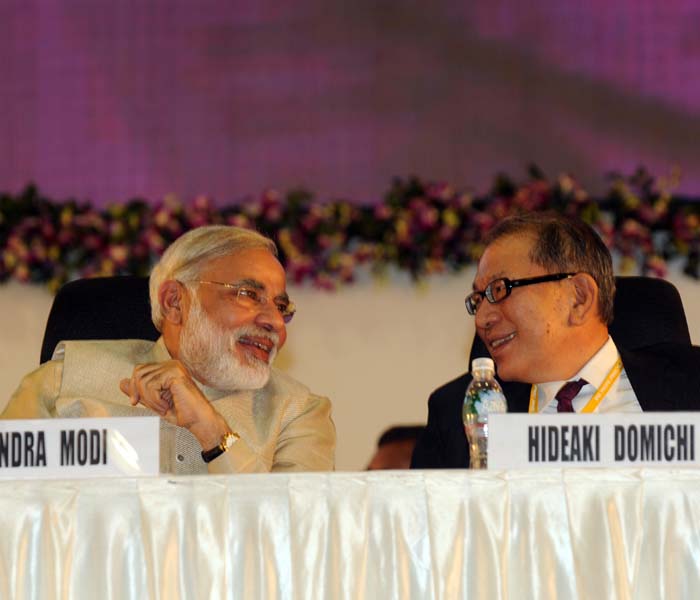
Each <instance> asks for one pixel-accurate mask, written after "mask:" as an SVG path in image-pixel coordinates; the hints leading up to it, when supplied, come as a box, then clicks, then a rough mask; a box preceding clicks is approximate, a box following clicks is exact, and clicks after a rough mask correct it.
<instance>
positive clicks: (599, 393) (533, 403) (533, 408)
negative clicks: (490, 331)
mask: <svg viewBox="0 0 700 600" xmlns="http://www.w3.org/2000/svg"><path fill="white" fill-rule="evenodd" d="M620 373H622V359H621V358H620V357H619V356H618V357H617V360H616V361H615V364H614V365H613V366H612V369H610V371H608V374H607V375H606V376H605V379H603V383H601V384H600V387H599V388H598V389H597V390H596V393H595V394H593V398H591V399H590V400H589V401H588V404H586V406H584V407H583V408H582V409H581V411H580V412H582V413H592V412H595V410H596V408H598V405H599V404H600V403H601V402H602V401H603V398H605V396H606V395H607V393H608V392H609V391H610V388H611V387H612V385H613V383H615V382H616V381H617V378H618V377H619V376H620ZM527 412H529V413H536V412H539V406H538V398H537V386H536V385H533V386H532V387H531V388H530V407H529V408H528V411H527Z"/></svg>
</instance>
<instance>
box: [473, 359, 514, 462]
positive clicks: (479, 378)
mask: <svg viewBox="0 0 700 600" xmlns="http://www.w3.org/2000/svg"><path fill="white" fill-rule="evenodd" d="M495 375H496V369H495V367H494V365H493V360H492V359H490V358H475V359H474V360H473V361H472V380H471V383H470V384H469V386H468V387H467V392H466V393H465V395H464V406H463V407H462V421H463V422H464V431H465V433H466V434H467V440H468V441H469V467H470V468H472V469H485V468H486V467H487V465H488V437H489V424H488V418H489V414H490V413H504V412H507V410H508V405H507V404H506V397H505V396H504V395H503V390H502V389H501V386H500V385H498V382H497V381H496V378H495Z"/></svg>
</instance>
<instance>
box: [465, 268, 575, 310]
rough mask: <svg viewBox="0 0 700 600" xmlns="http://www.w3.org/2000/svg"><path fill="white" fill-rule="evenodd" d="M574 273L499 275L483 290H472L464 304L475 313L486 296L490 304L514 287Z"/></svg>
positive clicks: (508, 293) (559, 278) (560, 278)
mask: <svg viewBox="0 0 700 600" xmlns="http://www.w3.org/2000/svg"><path fill="white" fill-rule="evenodd" d="M574 275H576V273H553V274H551V275H540V276H538V277H526V278H524V279H508V278H507V277H501V278H500V279H494V280H493V281H492V282H491V283H489V284H488V285H487V286H486V289H485V290H484V291H483V292H472V293H471V294H469V295H468V296H467V297H466V298H465V299H464V305H465V306H466V307H467V312H468V313H469V314H470V315H475V314H476V311H477V309H478V308H479V306H480V305H481V302H482V300H483V299H484V298H486V299H487V300H488V301H489V302H490V303H491V304H496V303H497V302H502V301H503V300H505V299H506V298H507V297H508V296H510V293H511V292H512V291H513V288H516V287H525V286H526V285H534V284H536V283H546V282H547V281H561V280H562V279H568V278H569V277H573V276H574Z"/></svg>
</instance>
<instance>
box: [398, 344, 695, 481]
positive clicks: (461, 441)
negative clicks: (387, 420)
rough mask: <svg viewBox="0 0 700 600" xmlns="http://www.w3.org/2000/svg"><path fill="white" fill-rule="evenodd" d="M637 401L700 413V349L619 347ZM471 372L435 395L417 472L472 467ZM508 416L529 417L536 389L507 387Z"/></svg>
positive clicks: (418, 450)
mask: <svg viewBox="0 0 700 600" xmlns="http://www.w3.org/2000/svg"><path fill="white" fill-rule="evenodd" d="M618 351H619V352H620V357H621V358H622V364H623V366H624V368H625V371H626V373H627V376H628V377H629V380H630V383H631V384H632V389H634V393H635V394H636V396H637V400H638V401H639V404H640V405H641V407H642V410H644V411H645V412H646V411H657V412H658V411H679V410H689V411H695V410H700V347H698V346H689V345H685V344H674V343H669V344H658V345H655V346H649V347H647V348H644V349H640V350H634V351H627V350H624V349H622V348H620V347H618ZM469 381H471V375H469V374H468V373H465V374H464V375H461V376H460V377H458V378H457V379H453V380H452V381H450V382H449V383H446V384H445V385H443V386H442V387H439V388H438V389H437V390H435V391H434V392H433V393H432V394H431V395H430V399H429V400H428V425H427V427H426V428H425V430H424V432H423V434H422V436H421V437H420V438H419V439H418V442H417V444H416V448H415V450H414V451H413V459H412V461H411V468H413V469H461V468H467V467H469V446H468V444H467V438H466V436H465V434H464V427H463V425H462V403H463V402H464V392H465V391H466V389H467V385H469ZM501 385H502V387H503V393H504V394H505V396H506V400H507V401H508V412H527V410H528V405H529V403H530V384H525V383H519V382H501Z"/></svg>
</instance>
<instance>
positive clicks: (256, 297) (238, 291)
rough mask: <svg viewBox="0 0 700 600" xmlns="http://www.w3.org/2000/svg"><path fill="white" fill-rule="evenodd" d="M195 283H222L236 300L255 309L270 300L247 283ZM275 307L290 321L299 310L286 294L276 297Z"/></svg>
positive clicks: (211, 282) (284, 319) (217, 283)
mask: <svg viewBox="0 0 700 600" xmlns="http://www.w3.org/2000/svg"><path fill="white" fill-rule="evenodd" d="M193 283H205V284H210V285H220V286H222V287H225V288H228V289H230V290H233V292H234V296H235V298H236V302H238V304H239V305H240V306H242V307H243V308H248V309H255V308H261V307H263V306H265V305H266V304H267V302H268V300H269V298H268V297H267V296H265V295H264V294H263V293H261V292H260V290H256V289H255V288H254V287H252V286H251V285H249V284H246V283H224V282H222V281H194V282H193ZM273 302H274V303H275V307H276V308H277V310H278V311H279V313H280V314H281V315H282V320H283V321H284V322H285V323H289V322H290V321H291V320H292V317H293V316H294V313H296V311H297V307H296V305H295V304H294V302H292V301H291V300H288V299H287V298H285V297H284V296H282V297H279V298H274V299H273Z"/></svg>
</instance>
